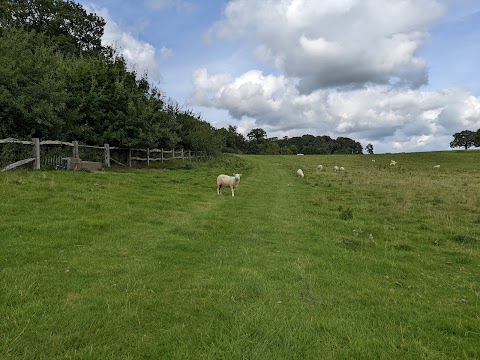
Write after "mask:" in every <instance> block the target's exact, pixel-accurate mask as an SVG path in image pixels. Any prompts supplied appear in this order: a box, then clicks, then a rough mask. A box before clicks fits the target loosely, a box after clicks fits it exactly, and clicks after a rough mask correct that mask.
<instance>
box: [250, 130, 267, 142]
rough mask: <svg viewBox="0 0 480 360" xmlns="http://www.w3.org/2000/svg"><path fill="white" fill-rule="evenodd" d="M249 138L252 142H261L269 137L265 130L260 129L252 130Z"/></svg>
mask: <svg viewBox="0 0 480 360" xmlns="http://www.w3.org/2000/svg"><path fill="white" fill-rule="evenodd" d="M247 137H248V139H249V140H250V141H252V140H256V141H260V140H263V139H265V138H266V137H267V132H266V131H265V130H263V129H260V128H256V129H252V130H251V131H250V132H249V133H248V134H247Z"/></svg>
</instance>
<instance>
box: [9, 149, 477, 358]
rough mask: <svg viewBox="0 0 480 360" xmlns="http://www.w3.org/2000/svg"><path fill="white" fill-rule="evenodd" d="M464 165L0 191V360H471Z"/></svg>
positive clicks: (146, 177) (471, 181) (440, 159)
mask: <svg viewBox="0 0 480 360" xmlns="http://www.w3.org/2000/svg"><path fill="white" fill-rule="evenodd" d="M372 159H374V160H375V162H372ZM391 159H393V160H396V161H397V165H396V166H389V163H390V160H391ZM479 163H480V152H479V151H466V152H465V151H449V152H435V153H415V154H392V155H388V154H387V155H359V156H345V155H341V156H340V155H339V156H333V155H330V156H239V157H229V158H226V159H224V160H222V161H219V162H211V163H209V164H205V165H201V166H193V168H192V169H190V170H169V171H161V170H149V171H140V170H129V171H125V170H109V171H104V172H100V173H94V174H92V173H86V172H66V171H50V172H43V171H42V172H9V173H2V174H0V196H1V199H2V201H1V202H0V249H1V252H0V358H7V359H8V358H12V359H54V358H81V359H120V358H154V359H159V358H162V359H199V358H205V359H222V358H224V359H244V358H247V359H339V358H356V359H360V358H365V359H367V358H377V359H383V358H384V359H389V358H430V359H452V358H466V359H475V358H478V356H479V347H478V344H479V342H480V322H479V318H480V282H479V279H480V266H479V264H480V197H479V195H478V194H480V181H479V176H480V167H479ZM318 164H322V165H324V167H325V170H324V171H322V172H317V171H316V167H317V165H318ZM436 164H440V165H441V167H440V169H433V165H436ZM334 165H338V166H344V167H345V169H346V170H345V172H334V171H333V166H334ZM299 167H300V168H302V169H303V171H304V173H305V178H303V179H302V178H299V177H297V176H296V175H295V173H296V170H297V169H298V168H299ZM234 172H239V173H242V174H243V175H242V180H241V182H240V186H239V188H238V190H237V191H236V192H235V194H236V196H235V197H234V198H232V197H231V196H230V192H229V191H228V189H227V190H224V193H223V195H222V196H218V195H217V194H216V191H215V178H216V176H217V175H218V174H220V173H228V174H233V173H234Z"/></svg>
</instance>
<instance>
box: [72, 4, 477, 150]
mask: <svg viewBox="0 0 480 360" xmlns="http://www.w3.org/2000/svg"><path fill="white" fill-rule="evenodd" d="M78 2H79V3H80V4H81V5H82V6H84V8H85V9H86V10H87V11H88V12H91V13H96V14H97V15H99V16H101V17H103V18H104V19H105V21H106V26H105V33H104V36H103V38H102V41H103V43H104V44H108V45H113V46H114V47H115V48H116V49H117V50H118V52H120V53H121V54H122V55H123V56H124V58H125V59H126V60H127V63H128V66H129V68H130V69H131V70H134V71H136V72H137V74H138V75H139V76H141V75H143V74H147V76H148V79H149V81H150V82H151V84H152V85H153V86H155V87H157V88H158V89H160V90H161V91H162V93H163V94H164V95H165V96H166V97H167V98H171V99H173V101H175V102H176V103H178V104H179V105H180V106H181V107H182V108H185V109H189V110H192V111H193V112H194V113H196V114H200V115H201V117H202V119H203V120H205V121H207V122H209V123H210V124H211V125H212V126H214V127H215V128H222V127H228V125H233V126H236V127H237V129H238V131H239V132H240V133H242V134H244V135H245V136H246V135H247V134H248V132H249V131H250V130H252V129H254V128H262V129H264V130H265V131H266V132H267V137H278V138H283V137H285V136H288V137H293V136H302V135H305V134H309V135H314V136H323V135H328V136H330V137H332V138H337V137H340V136H342V137H349V138H351V139H353V140H355V141H359V142H360V143H361V144H362V145H363V147H365V146H366V145H367V144H372V145H373V148H374V152H375V153H399V152H421V151H439V150H448V149H450V146H449V144H450V141H452V140H453V134H454V133H456V132H459V131H462V130H473V131H476V130H477V129H479V128H480V76H479V74H480V71H479V70H480V69H479V67H480V46H479V45H478V44H480V1H478V0H262V1H258V0H203V1H200V0H124V1H121V2H120V1H117V0H82V1H78Z"/></svg>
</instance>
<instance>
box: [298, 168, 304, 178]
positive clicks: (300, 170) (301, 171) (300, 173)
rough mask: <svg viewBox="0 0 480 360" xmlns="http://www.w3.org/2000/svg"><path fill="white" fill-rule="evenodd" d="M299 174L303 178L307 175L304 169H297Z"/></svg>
mask: <svg viewBox="0 0 480 360" xmlns="http://www.w3.org/2000/svg"><path fill="white" fill-rule="evenodd" d="M297 175H298V176H300V177H302V178H303V177H304V176H305V175H304V173H303V170H302V169H298V170H297Z"/></svg>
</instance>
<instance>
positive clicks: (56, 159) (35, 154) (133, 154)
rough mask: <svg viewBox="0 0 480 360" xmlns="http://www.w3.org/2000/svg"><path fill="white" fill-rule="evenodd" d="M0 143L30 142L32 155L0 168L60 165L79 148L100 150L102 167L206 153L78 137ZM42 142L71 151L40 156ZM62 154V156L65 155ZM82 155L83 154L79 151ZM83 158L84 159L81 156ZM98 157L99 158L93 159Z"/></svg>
mask: <svg viewBox="0 0 480 360" xmlns="http://www.w3.org/2000/svg"><path fill="white" fill-rule="evenodd" d="M0 144H20V145H30V146H32V153H31V154H32V155H31V157H28V158H26V159H22V160H18V161H16V162H13V163H11V164H9V165H7V166H5V167H3V168H2V169H1V170H0V172H4V171H8V170H12V169H15V168H16V167H19V166H22V165H25V164H28V163H33V169H34V170H40V168H41V165H42V164H43V165H46V166H57V165H61V164H62V161H63V158H65V157H70V156H71V157H73V158H82V157H81V156H80V155H81V154H80V152H85V150H87V149H96V150H97V151H98V150H100V151H102V152H103V154H102V158H101V162H102V163H103V164H104V166H106V167H110V165H111V163H114V164H117V165H120V166H124V167H131V166H132V162H136V163H138V162H141V163H143V162H144V163H146V165H147V166H150V163H152V162H162V163H163V162H164V161H170V160H176V159H178V160H189V161H191V160H194V159H195V160H197V159H201V158H205V157H206V154H205V153H204V152H198V153H193V152H192V151H190V150H187V151H185V150H184V149H179V150H175V149H172V150H164V149H135V148H120V147H113V146H110V145H109V144H104V145H103V146H92V145H82V144H79V143H78V141H73V142H65V141H55V140H43V141H40V139H38V138H33V139H32V140H31V141H28V140H27V141H25V140H17V139H13V138H7V139H0ZM46 145H50V146H52V145H57V146H62V147H71V148H72V150H71V153H70V154H71V155H70V154H62V155H58V154H56V155H50V156H43V158H42V156H41V154H42V151H41V146H46ZM113 151H115V152H117V153H119V152H122V153H124V154H125V155H126V156H124V160H123V161H122V160H118V159H115V157H113V156H112V152H113ZM65 155H66V156H65ZM82 155H83V154H82ZM83 160H85V159H83ZM96 160H99V159H96Z"/></svg>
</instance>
